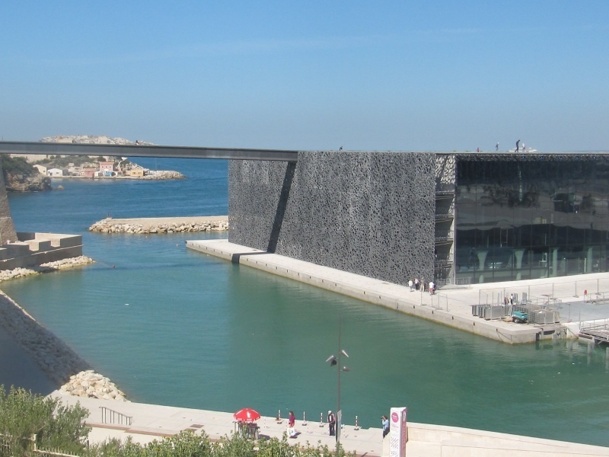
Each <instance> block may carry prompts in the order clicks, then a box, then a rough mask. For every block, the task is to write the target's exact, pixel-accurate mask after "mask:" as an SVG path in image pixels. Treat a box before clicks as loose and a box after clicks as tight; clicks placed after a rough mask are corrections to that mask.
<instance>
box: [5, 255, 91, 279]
mask: <svg viewBox="0 0 609 457" xmlns="http://www.w3.org/2000/svg"><path fill="white" fill-rule="evenodd" d="M93 262H94V261H93V259H91V258H90V257H87V256H84V255H82V256H79V257H71V258H68V259H62V260H57V261H55V262H48V263H43V264H42V265H40V266H37V267H32V268H15V269H13V270H0V282H2V281H8V280H9V279H16V278H23V277H26V276H31V275H38V274H41V273H51V272H53V271H59V270H68V269H70V268H77V267H81V266H84V265H88V264H90V263H93Z"/></svg>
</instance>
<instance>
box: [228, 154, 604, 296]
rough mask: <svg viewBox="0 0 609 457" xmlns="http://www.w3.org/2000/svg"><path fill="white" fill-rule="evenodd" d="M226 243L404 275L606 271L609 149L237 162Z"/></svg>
mask: <svg viewBox="0 0 609 457" xmlns="http://www.w3.org/2000/svg"><path fill="white" fill-rule="evenodd" d="M229 224H230V229H229V241H231V242H232V243H235V244H239V245H244V246H249V247H253V248H256V249H260V250H262V251H265V252H272V253H277V254H280V255H284V256H288V257H292V258H295V259H300V260H304V261H307V262H312V263H314V264H318V265H322V266H327V267H331V268H336V269H339V270H343V271H348V272H352V273H356V274H359V275H363V276H366V277H370V278H377V279H380V280H383V281H389V282H392V283H396V284H407V283H408V281H409V280H410V279H414V278H418V279H419V280H421V281H422V282H429V281H430V280H433V281H434V282H435V283H436V284H437V285H440V286H441V285H443V284H447V283H449V284H476V283H488V282H499V281H516V280H525V279H536V278H548V277H557V276H568V275H579V274H585V273H595V272H604V271H608V270H609V262H608V260H607V258H608V254H609V253H608V246H609V233H608V229H609V154H606V153H540V152H526V153H523V152H519V153H514V152H504V153H502V152H492V153H490V152H454V153H440V152H373V151H365V152H355V151H303V152H299V153H298V160H297V161H295V162H254V161H248V160H243V161H231V163H230V165H229Z"/></svg>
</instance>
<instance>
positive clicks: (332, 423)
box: [328, 411, 336, 436]
mask: <svg viewBox="0 0 609 457" xmlns="http://www.w3.org/2000/svg"><path fill="white" fill-rule="evenodd" d="M328 429H329V431H330V436H334V435H336V417H334V413H333V412H332V411H328Z"/></svg>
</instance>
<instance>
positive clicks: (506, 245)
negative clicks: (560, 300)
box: [454, 154, 609, 283]
mask: <svg viewBox="0 0 609 457" xmlns="http://www.w3.org/2000/svg"><path fill="white" fill-rule="evenodd" d="M525 157H526V158H524V157H523V158H522V160H519V159H518V158H515V157H512V158H507V157H506V158H501V157H500V156H494V160H493V159H491V158H490V157H489V158H487V159H486V160H485V159H473V158H472V159H466V158H462V159H460V160H459V161H458V162H457V169H456V195H455V203H456V204H455V208H456V210H455V222H456V224H455V253H454V255H455V259H454V261H455V275H456V281H457V283H481V282H497V281H511V280H521V279H535V278H545V277H555V276H567V275H577V274H584V273H594V272H603V271H609V259H608V257H609V231H608V229H609V161H608V160H607V159H606V158H605V157H603V156H581V157H578V156H576V155H573V156H558V155H547V156H544V155H541V154H539V155H535V156H525Z"/></svg>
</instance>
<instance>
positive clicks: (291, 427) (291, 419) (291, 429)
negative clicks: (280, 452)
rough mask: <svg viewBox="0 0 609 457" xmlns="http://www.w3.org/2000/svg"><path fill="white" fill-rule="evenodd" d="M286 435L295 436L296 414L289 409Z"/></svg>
mask: <svg viewBox="0 0 609 457" xmlns="http://www.w3.org/2000/svg"><path fill="white" fill-rule="evenodd" d="M288 436H289V437H290V438H296V416H295V415H294V411H290V414H289V415H288Z"/></svg>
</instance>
